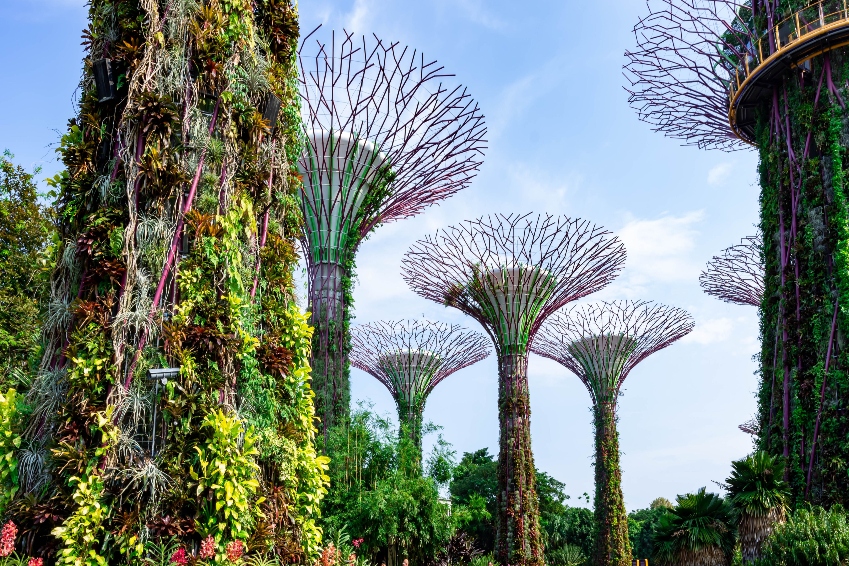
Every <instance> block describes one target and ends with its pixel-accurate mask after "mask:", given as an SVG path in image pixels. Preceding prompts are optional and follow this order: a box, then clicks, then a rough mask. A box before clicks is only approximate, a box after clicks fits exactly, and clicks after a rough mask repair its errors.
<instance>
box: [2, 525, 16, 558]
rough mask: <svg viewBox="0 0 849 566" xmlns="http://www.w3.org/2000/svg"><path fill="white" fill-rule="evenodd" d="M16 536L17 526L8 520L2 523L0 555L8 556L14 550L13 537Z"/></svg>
mask: <svg viewBox="0 0 849 566" xmlns="http://www.w3.org/2000/svg"><path fill="white" fill-rule="evenodd" d="M16 536H18V527H17V526H15V523H13V522H12V521H9V522H8V523H6V524H5V525H3V530H2V532H0V556H9V555H10V554H12V552H14V550H15V537H16Z"/></svg>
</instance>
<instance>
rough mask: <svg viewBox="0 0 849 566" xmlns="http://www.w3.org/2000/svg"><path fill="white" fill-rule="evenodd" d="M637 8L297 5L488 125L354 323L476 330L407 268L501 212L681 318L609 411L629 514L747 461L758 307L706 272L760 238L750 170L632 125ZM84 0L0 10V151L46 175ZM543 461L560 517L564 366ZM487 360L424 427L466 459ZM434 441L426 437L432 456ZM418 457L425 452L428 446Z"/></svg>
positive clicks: (372, 278) (493, 411) (482, 416)
mask: <svg viewBox="0 0 849 566" xmlns="http://www.w3.org/2000/svg"><path fill="white" fill-rule="evenodd" d="M645 12H646V7H645V4H644V3H643V2H634V1H633V0H595V1H594V2H578V1H576V0H566V1H564V0H525V1H524V2H522V3H516V2H515V1H509V2H508V1H506V0H429V1H427V2H410V1H409V0H353V1H352V0H302V1H301V4H300V14H301V28H302V30H303V31H304V33H306V32H309V31H310V30H312V29H313V28H315V27H316V26H317V25H319V24H322V25H323V26H325V29H337V30H338V29H342V28H345V29H348V30H349V31H353V32H355V33H358V34H369V35H370V34H372V33H374V34H377V35H378V36H379V37H380V38H382V39H384V40H390V41H399V42H401V43H402V44H404V45H409V46H410V47H413V48H415V49H418V50H419V51H421V52H423V53H424V55H425V58H426V59H430V60H434V59H435V60H437V61H439V63H440V64H442V65H444V66H445V69H446V72H449V73H452V74H454V75H456V79H455V80H456V81H458V82H461V83H462V84H463V85H465V86H467V87H468V89H469V92H470V93H471V95H472V96H473V97H474V98H475V99H476V100H477V101H478V102H479V104H480V107H481V110H482V111H483V113H484V115H485V116H486V122H487V125H488V129H489V133H488V136H487V139H488V146H489V147H488V150H487V152H486V157H485V160H484V164H483V166H482V168H481V171H480V173H479V174H478V176H477V177H476V178H475V180H474V182H473V183H472V184H471V185H470V187H469V188H468V189H466V190H465V191H462V192H461V193H459V194H458V195H456V196H454V197H452V198H451V199H449V200H447V201H445V202H444V203H442V204H441V205H439V206H434V207H431V208H429V209H427V210H426V211H425V212H424V213H423V214H421V215H420V216H418V217H416V218H412V219H406V220H402V221H398V222H394V223H390V224H387V225H384V226H382V227H380V228H379V229H378V230H377V231H376V232H375V233H374V234H373V235H372V236H371V238H369V240H368V241H366V242H365V243H364V245H363V246H362V248H361V250H360V253H359V255H358V257H357V264H358V280H357V284H356V287H355V290H354V299H355V303H356V304H355V307H356V312H355V314H356V321H355V322H359V323H366V322H371V321H375V320H398V319H403V318H420V317H422V316H424V317H427V318H429V319H432V320H439V321H445V322H453V323H457V324H461V325H463V326H465V327H467V328H469V329H472V330H481V329H480V326H479V325H478V324H477V322H475V321H474V320H472V319H470V318H468V317H466V316H464V315H463V314H462V313H460V312H459V311H456V310H452V309H448V308H445V307H442V306H439V305H436V304H434V303H429V302H428V301H426V300H425V299H422V298H420V297H418V296H417V295H415V294H414V293H413V292H412V291H410V290H409V289H408V288H407V286H406V285H405V283H404V282H403V280H402V278H401V274H400V263H401V258H402V256H403V254H404V252H405V251H406V250H407V249H408V248H409V246H410V244H412V242H414V241H415V240H417V239H420V238H422V237H424V236H425V235H426V234H430V233H433V232H434V231H435V230H436V229H438V228H442V227H447V226H451V225H453V224H456V223H459V222H461V221H463V220H467V219H474V218H477V217H480V216H482V215H485V214H490V213H497V212H504V213H510V212H534V213H550V214H559V215H567V216H570V217H579V218H586V219H589V220H591V221H592V222H594V223H596V224H600V225H602V226H604V227H606V228H608V229H609V230H611V231H612V232H614V233H616V234H617V235H618V236H619V237H620V238H621V239H622V240H623V242H624V243H625V245H626V247H627V249H628V260H627V263H626V267H625V269H624V271H623V273H622V275H621V276H620V277H619V278H618V279H617V280H616V281H615V282H614V283H612V284H611V285H610V286H609V287H608V288H606V289H605V290H603V291H601V292H599V293H597V294H596V295H593V296H592V297H590V299H589V300H590V301H593V300H601V299H604V300H610V299H646V300H654V301H658V302H662V303H665V304H670V305H674V306H678V307H682V308H684V309H686V310H688V311H689V312H690V313H691V314H692V315H693V317H694V318H695V320H696V328H695V330H694V331H693V333H692V334H690V335H689V336H688V337H687V338H685V339H684V340H682V341H681V342H679V343H676V344H675V345H673V346H671V347H670V348H667V349H665V350H662V351H660V352H658V353H656V354H654V355H653V356H651V357H649V358H648V359H647V360H645V361H643V362H642V363H640V364H639V365H638V366H637V367H636V368H635V369H634V370H633V371H632V372H631V374H630V375H629V377H628V379H627V381H626V382H625V386H624V396H623V397H622V398H621V399H620V405H619V407H620V408H619V430H620V436H621V450H622V470H623V490H624V495H625V504H626V507H627V508H628V510H633V509H639V508H643V507H647V506H648V505H649V504H650V502H651V501H652V500H653V499H655V498H656V497H661V496H662V497H666V498H667V499H674V498H675V496H676V495H677V494H682V493H689V492H693V491H695V490H696V489H698V488H700V487H702V486H707V487H708V489H709V490H711V489H712V490H713V491H718V490H719V488H718V487H717V486H716V485H715V484H714V483H713V482H722V481H723V480H724V479H725V478H726V477H727V476H728V473H729V470H730V463H731V461H732V460H734V459H738V458H741V457H743V456H745V455H746V454H747V453H748V452H750V451H751V447H752V443H751V438H750V437H749V436H748V435H747V434H745V433H743V432H741V431H740V430H739V429H738V428H737V427H738V425H739V424H741V423H743V422H745V421H747V420H748V419H749V418H751V417H752V416H753V415H754V412H755V410H756V403H755V396H754V392H755V389H756V387H757V378H756V376H755V375H754V374H753V372H754V371H755V369H756V367H755V363H754V362H753V361H752V355H753V354H755V353H756V352H757V349H758V327H757V312H756V309H755V308H753V307H745V306H737V305H728V304H725V303H722V302H719V301H718V300H716V299H713V298H712V297H709V296H707V295H705V294H704V293H703V292H702V291H701V289H700V287H699V283H698V278H699V273H700V271H701V270H702V268H703V267H704V265H705V264H706V263H707V261H708V260H709V259H710V258H711V257H712V256H713V255H716V254H718V253H719V252H721V251H722V250H723V249H724V248H726V247H728V246H731V245H734V244H736V243H738V242H739V240H740V238H742V237H744V236H749V235H752V234H754V232H755V225H756V223H757V220H758V218H757V199H758V187H757V185H756V165H757V158H756V156H755V154H754V152H753V151H741V152H736V153H722V152H719V151H703V150H699V149H697V148H694V147H681V146H680V143H679V142H678V141H676V140H670V139H666V138H664V137H663V136H662V135H660V134H656V133H654V132H652V131H651V129H650V128H649V126H647V125H646V124H644V123H641V122H639V121H638V120H637V117H636V114H635V113H634V112H633V110H631V109H630V108H629V106H628V102H627V93H626V92H625V90H624V89H623V86H624V85H625V84H627V82H626V79H625V78H624V77H623V75H622V65H623V64H624V62H625V58H624V55H623V54H624V52H625V50H626V49H629V48H632V47H633V44H634V39H633V34H632V31H631V30H632V28H633V25H634V23H636V21H637V19H638V18H639V17H640V16H641V15H643V14H644V13H645ZM85 25H86V7H85V5H84V2H83V0H2V1H0V69H2V70H3V81H2V82H3V85H4V88H2V89H0V151H2V150H3V149H9V150H10V151H11V152H12V153H14V154H15V155H16V161H17V162H19V163H21V164H22V165H24V166H25V167H27V168H34V167H41V168H42V172H41V173H40V176H39V177H40V178H46V177H48V176H51V175H53V174H55V173H56V172H57V171H58V170H59V169H60V165H59V164H58V163H57V162H56V160H55V157H54V156H55V153H54V151H53V149H54V147H55V144H56V142H57V141H58V139H59V135H60V134H59V132H61V131H62V130H63V129H64V127H65V125H66V123H67V120H68V119H69V118H70V117H72V116H73V115H74V112H75V108H74V100H75V99H74V92H75V89H76V87H77V83H78V81H79V77H80V71H81V59H82V55H83V54H82V48H81V46H80V33H81V30H82V29H83V28H84V27H85ZM529 379H530V392H531V411H532V417H531V429H532V436H533V450H534V456H535V458H536V465H537V467H538V468H539V469H540V470H543V471H545V472H548V473H549V474H551V475H552V476H554V477H555V478H557V479H558V480H560V481H562V482H564V483H565V485H566V491H567V493H568V494H570V495H571V497H572V499H571V503H572V504H575V505H580V504H583V505H586V503H585V502H584V503H581V502H580V501H578V497H580V496H581V494H583V493H585V492H586V493H589V494H592V493H593V467H592V454H593V434H592V418H591V414H590V410H589V396H588V393H587V391H586V390H585V389H584V386H583V385H582V384H581V383H580V381H579V380H578V379H577V378H576V377H575V376H574V375H572V374H570V373H569V372H568V371H567V370H566V369H565V368H562V367H561V366H559V365H558V364H557V363H555V362H552V361H549V360H547V359H544V358H540V357H538V356H532V357H531V359H530V363H529ZM352 395H353V397H354V399H355V400H357V401H360V400H361V401H364V402H366V403H370V404H372V405H373V407H374V410H376V411H378V412H380V413H382V414H384V413H385V414H388V415H394V404H393V401H392V398H391V397H390V395H389V393H388V392H387V390H386V389H385V388H384V386H383V385H381V384H380V383H378V382H377V381H376V380H375V379H374V378H372V377H370V376H368V375H367V374H365V373H362V372H360V371H358V370H353V371H352ZM496 399H497V367H496V361H495V358H494V357H490V358H488V359H486V360H484V361H483V362H480V363H478V364H477V365H475V366H472V367H470V368H467V369H465V370H462V371H460V372H458V373H456V374H454V375H453V376H451V377H450V378H448V379H447V380H445V381H444V382H443V383H441V384H440V385H439V386H438V387H437V388H436V389H435V390H434V392H433V394H432V395H431V397H430V399H429V401H428V404H427V408H426V411H425V419H426V420H429V421H432V422H433V423H435V424H437V425H439V426H441V427H442V435H443V437H444V438H445V440H447V441H448V442H450V443H451V444H452V446H453V448H454V450H456V452H457V457H458V458H459V457H460V456H461V455H462V454H463V453H464V452H471V451H474V450H477V449H479V448H483V447H487V448H489V449H490V453H493V454H495V453H497V446H498V421H497V407H496ZM433 440H434V438H432V437H431V438H430V439H429V441H427V442H433ZM427 442H426V444H427Z"/></svg>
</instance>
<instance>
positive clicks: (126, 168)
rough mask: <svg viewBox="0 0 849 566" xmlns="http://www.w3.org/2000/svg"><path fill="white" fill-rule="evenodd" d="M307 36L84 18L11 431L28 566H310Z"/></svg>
mask: <svg viewBox="0 0 849 566" xmlns="http://www.w3.org/2000/svg"><path fill="white" fill-rule="evenodd" d="M298 35H299V29H298V15H297V10H296V7H295V5H294V4H293V3H292V2H290V0H255V1H251V2H249V1H247V0H167V1H166V0H92V1H91V2H90V3H89V25H88V27H87V28H86V30H85V31H84V32H83V40H84V46H85V48H86V57H85V59H84V62H83V76H82V79H81V83H80V97H79V111H78V114H77V115H76V116H75V117H74V118H73V119H71V120H70V122H69V125H68V129H67V132H66V133H65V134H64V135H63V136H62V139H61V142H60V144H59V148H58V153H59V156H60V158H61V159H62V162H63V163H64V166H65V169H64V170H63V171H62V172H61V173H59V174H58V175H56V176H55V177H54V178H52V179H51V180H50V184H51V185H52V186H53V187H54V189H55V190H56V192H57V194H58V200H57V216H58V218H59V225H60V226H59V231H60V245H59V249H58V250H57V252H56V257H57V260H56V266H55V270H54V271H53V275H52V278H51V280H50V298H49V300H48V305H47V308H46V315H45V323H44V326H43V328H42V340H41V342H42V344H43V356H42V358H41V362H40V366H39V367H38V370H37V371H36V372H34V375H33V376H31V383H32V386H31V389H30V391H29V393H28V394H27V397H26V402H27V407H25V410H24V411H23V413H22V414H24V415H25V416H27V418H17V419H11V420H10V419H7V418H6V416H5V415H4V416H3V419H4V420H2V421H0V426H6V424H5V423H7V422H9V423H11V425H10V426H11V429H10V434H11V435H12V436H11V438H20V439H21V440H20V447H17V446H15V447H14V449H12V448H9V447H4V448H5V450H6V453H11V454H12V456H11V459H10V458H7V459H6V460H3V462H11V461H15V460H16V461H17V462H18V464H17V476H15V474H14V472H9V474H6V473H5V469H3V470H2V471H0V479H2V480H3V481H7V480H8V481H7V483H8V482H12V483H15V482H16V483H17V486H18V490H17V493H14V492H12V491H10V492H7V493H12V494H14V499H12V501H11V502H9V504H8V506H7V511H6V515H7V516H8V518H9V519H11V520H12V521H14V523H15V524H16V525H17V527H16V528H18V529H19V531H18V532H20V533H21V535H20V536H19V537H18V538H17V539H16V543H15V544H16V548H17V550H18V551H20V553H21V555H22V556H23V555H30V556H38V557H41V558H44V559H46V560H48V561H57V562H58V563H61V564H124V563H126V564H142V563H147V560H148V559H152V556H153V555H152V554H151V552H154V551H153V550H151V549H155V548H159V549H160V552H159V554H162V552H164V551H162V550H161V549H162V548H166V547H167V548H169V549H170V548H173V549H174V558H172V562H175V563H181V564H185V563H187V562H188V560H189V559H192V560H205V561H207V562H206V563H212V562H221V561H223V560H229V561H235V560H238V559H240V558H241V557H242V556H243V555H246V556H247V557H248V558H250V557H251V556H259V555H263V556H268V555H274V556H276V557H277V558H279V559H281V560H284V561H287V562H295V561H300V562H303V561H309V560H311V559H312V558H313V557H315V556H317V554H318V551H319V548H320V546H321V530H320V529H319V527H318V526H317V524H316V520H317V516H318V511H319V509H318V505H319V503H320V501H321V499H322V496H323V494H324V493H325V491H326V484H327V476H326V475H325V470H326V467H327V461H326V459H325V458H324V457H320V456H318V455H317V453H316V451H315V448H314V442H315V433H316V429H315V424H314V416H315V415H314V409H313V394H312V391H311V386H310V367H309V363H308V358H309V354H310V349H309V348H310V341H311V339H312V329H311V328H310V327H309V326H308V325H307V323H306V319H305V314H304V313H302V312H301V311H300V310H299V309H298V307H297V305H296V303H295V300H294V290H293V280H292V271H293V269H294V266H295V265H296V263H297V260H298V257H297V254H296V252H295V247H294V237H295V235H296V234H298V233H299V226H300V222H301V218H300V212H299V209H298V206H297V199H296V195H297V192H298V191H299V190H300V186H301V185H300V183H301V181H300V178H299V176H298V174H297V171H296V169H295V168H294V165H293V164H294V163H295V161H296V159H297V158H298V156H299V155H300V152H301V149H302V146H301V139H300V136H301V134H300V132H301V130H302V126H301V122H300V106H299V102H298V100H299V99H298V94H297V71H296V53H295V52H296V46H297V42H298ZM4 406H5V405H4Z"/></svg>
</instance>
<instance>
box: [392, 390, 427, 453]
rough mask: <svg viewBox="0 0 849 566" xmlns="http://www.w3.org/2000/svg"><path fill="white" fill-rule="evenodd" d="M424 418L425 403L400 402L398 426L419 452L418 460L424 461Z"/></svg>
mask: <svg viewBox="0 0 849 566" xmlns="http://www.w3.org/2000/svg"><path fill="white" fill-rule="evenodd" d="M423 418H424V403H421V402H416V401H413V402H409V403H408V402H407V401H404V400H400V401H399V402H398V425H399V427H400V429H401V432H402V433H403V434H405V435H406V436H407V438H408V439H409V441H410V442H412V443H413V445H414V446H415V447H416V449H417V450H418V459H419V461H420V462H421V459H422V425H423Z"/></svg>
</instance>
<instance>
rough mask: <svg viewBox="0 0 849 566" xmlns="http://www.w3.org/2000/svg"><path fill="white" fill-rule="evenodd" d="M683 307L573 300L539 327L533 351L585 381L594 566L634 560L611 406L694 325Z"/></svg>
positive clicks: (621, 565)
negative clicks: (633, 377)
mask: <svg viewBox="0 0 849 566" xmlns="http://www.w3.org/2000/svg"><path fill="white" fill-rule="evenodd" d="M693 327H694V322H693V319H692V317H691V316H690V315H689V314H688V313H687V312H686V311H684V310H682V309H679V308H675V307H668V306H665V305H660V304H656V303H651V302H644V301H616V302H603V303H598V304H589V305H587V304H584V305H576V306H574V307H572V308H570V309H568V310H566V311H565V312H559V313H555V314H554V315H553V316H551V317H549V318H548V320H546V322H545V323H544V324H543V325H542V327H541V328H540V331H539V334H538V335H537V337H536V339H535V340H534V341H533V345H532V347H531V350H532V351H533V352H534V353H536V354H539V355H541V356H545V357H546V358H550V359H552V360H555V361H556V362H558V363H560V364H562V365H563V366H565V367H566V368H567V369H569V370H570V371H571V372H572V373H574V374H575V375H577V376H578V378H579V379H580V380H581V381H582V382H583V384H584V385H585V386H586V388H587V391H589V393H590V399H591V400H592V404H593V417H594V424H595V488H596V492H595V524H596V526H597V529H598V532H597V534H596V543H595V553H594V554H595V556H594V559H593V564H596V565H598V566H608V565H609V566H627V565H629V564H631V547H630V543H629V542H628V515H627V513H626V511H625V503H624V499H623V496H622V472H621V469H620V466H619V432H618V431H617V428H616V421H617V416H616V409H617V401H618V399H619V395H620V391H621V388H622V384H623V383H624V382H625V379H626V378H627V377H628V374H629V373H630V372H631V370H632V369H634V367H635V366H636V365H637V364H638V363H640V362H641V361H643V360H644V359H646V358H647V357H648V356H650V355H651V354H653V353H655V352H657V351H658V350H661V349H663V348H666V347H667V346H669V345H671V344H672V343H673V342H675V341H676V340H679V339H680V338H682V337H684V336H686V335H687V334H688V333H690V332H691V331H692V330H693Z"/></svg>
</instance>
